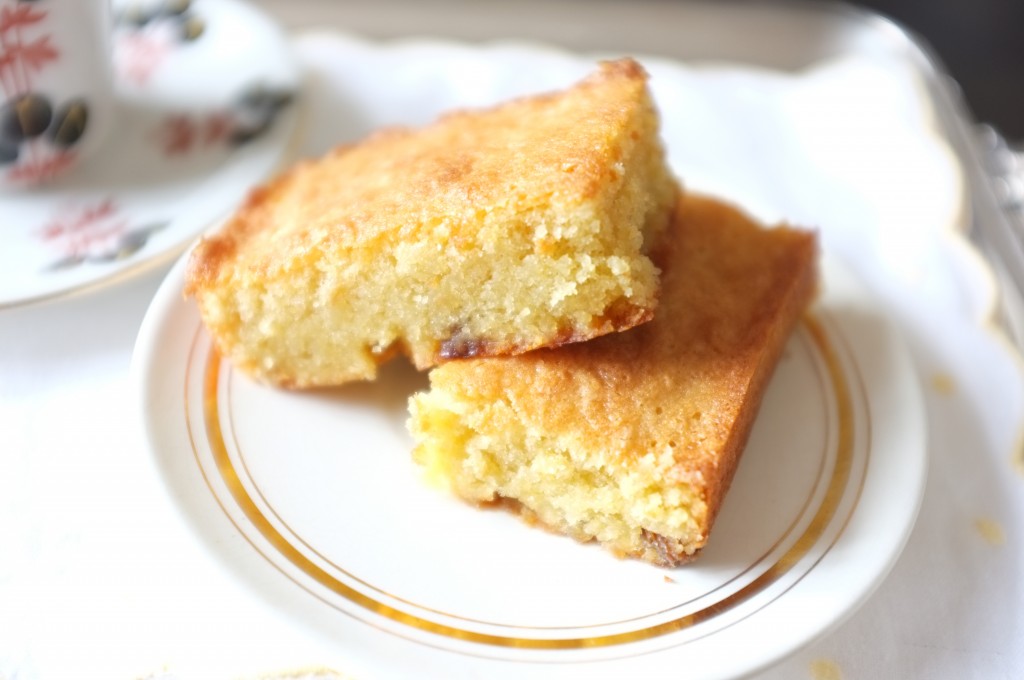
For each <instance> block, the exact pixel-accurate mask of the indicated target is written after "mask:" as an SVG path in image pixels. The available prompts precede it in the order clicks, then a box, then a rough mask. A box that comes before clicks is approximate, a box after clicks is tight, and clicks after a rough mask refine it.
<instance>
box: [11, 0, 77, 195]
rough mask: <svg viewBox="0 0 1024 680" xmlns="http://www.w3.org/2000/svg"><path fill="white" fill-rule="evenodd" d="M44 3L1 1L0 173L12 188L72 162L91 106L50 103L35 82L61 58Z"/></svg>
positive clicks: (73, 100) (45, 176)
mask: <svg viewBox="0 0 1024 680" xmlns="http://www.w3.org/2000/svg"><path fill="white" fill-rule="evenodd" d="M45 5H46V3H45V2H30V1H28V0H0V93H2V95H3V99H2V101H0V173H4V174H5V175H6V179H7V180H8V181H9V182H11V183H12V184H16V185H20V184H23V185H31V184H35V183H38V182H41V181H44V180H47V179H50V178H52V177H54V176H56V175H57V174H59V173H60V172H62V171H63V170H65V169H66V168H67V167H69V166H70V165H72V164H73V163H74V161H75V155H76V153H75V148H74V147H75V145H76V144H77V143H78V141H79V140H80V139H81V138H82V135H83V134H84V133H85V129H86V126H87V124H88V121H89V103H88V101H86V99H84V98H81V97H75V98H71V99H68V100H66V101H53V100H52V99H51V98H50V97H48V96H47V95H46V94H44V93H42V92H38V91H36V90H35V88H34V85H35V79H36V77H37V76H38V74H39V73H41V72H42V71H44V70H45V69H46V68H47V67H48V66H50V65H52V64H55V63H56V62H58V61H60V59H61V51H60V48H59V45H57V44H56V43H55V41H54V39H53V36H52V35H51V34H50V33H49V32H48V31H47V20H48V18H49V12H48V10H47V9H46V7H45Z"/></svg>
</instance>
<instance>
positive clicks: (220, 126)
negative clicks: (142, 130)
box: [156, 111, 238, 156]
mask: <svg viewBox="0 0 1024 680" xmlns="http://www.w3.org/2000/svg"><path fill="white" fill-rule="evenodd" d="M237 129H238V125H237V121H236V120H235V117H234V116H233V115H232V114H231V113H229V112H227V111H211V112H209V113H206V114H202V115H197V116H189V115H187V114H184V113H179V114H174V115H170V116H168V117H167V118H165V119H164V121H163V123H162V124H161V125H160V127H159V128H158V129H157V133H156V136H157V139H158V141H159V143H160V147H161V149H162V150H163V152H164V154H165V155H167V156H180V155H184V154H187V153H190V152H192V151H197V150H201V149H206V148H209V147H213V146H220V145H221V144H222V143H223V142H224V141H225V140H227V139H228V138H230V136H231V135H232V134H233V133H234V132H235V131H236V130H237Z"/></svg>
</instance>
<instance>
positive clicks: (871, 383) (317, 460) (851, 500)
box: [137, 265, 925, 678]
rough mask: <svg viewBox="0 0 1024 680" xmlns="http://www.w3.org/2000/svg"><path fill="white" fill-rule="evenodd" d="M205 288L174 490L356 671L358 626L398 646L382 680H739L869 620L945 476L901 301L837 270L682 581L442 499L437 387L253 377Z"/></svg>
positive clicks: (156, 407)
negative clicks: (895, 325) (428, 658)
mask: <svg viewBox="0 0 1024 680" xmlns="http://www.w3.org/2000/svg"><path fill="white" fill-rule="evenodd" d="M182 271H183V267H182V266H180V265H179V266H178V267H177V268H176V269H175V270H174V272H173V273H172V274H171V276H170V277H169V278H168V279H167V281H166V283H165V284H164V285H163V287H162V289H161V290H160V292H159V294H158V296H157V298H156V300H155V302H154V304H153V307H152V310H151V312H150V314H149V316H148V317H147V321H146V324H145V327H144V329H143V332H142V335H141V336H140V340H139V346H138V350H137V351H138V356H137V362H138V368H139V369H140V378H141V380H142V386H143V400H144V403H145V405H146V412H147V426H148V430H149V434H150V441H151V442H152V444H153V446H154V449H155V454H156V459H157V463H158V465H159V466H160V469H161V472H162V474H163V476H164V478H165V479H166V481H167V483H168V484H169V487H170V489H171V490H172V493H173V494H174V496H175V498H176V501H177V503H178V504H179V505H180V506H181V509H182V510H183V512H184V514H185V516H186V517H187V518H188V520H189V521H190V522H191V523H192V525H193V528H194V529H195V531H196V532H197V533H198V534H199V535H200V536H201V537H202V538H203V539H204V540H205V541H206V543H207V545H208V546H209V547H210V550H211V552H212V553H213V554H214V555H215V556H216V557H218V558H221V559H223V560H225V561H226V563H227V564H228V565H229V566H230V568H231V569H233V570H237V573H238V574H239V575H240V576H242V577H244V578H246V579H247V580H249V581H250V582H251V583H252V584H253V585H254V587H256V588H257V589H258V590H260V591H265V594H268V595H269V594H273V593H276V596H274V597H273V598H272V599H273V601H274V602H275V603H276V604H275V605H274V606H277V607H280V608H281V609H282V611H283V612H285V613H288V614H290V615H292V616H294V619H295V625H297V626H308V627H309V628H310V633H314V632H317V631H319V632H321V633H327V634H328V635H331V636H333V637H334V638H335V639H336V640H337V643H338V645H339V646H340V648H341V649H342V650H343V652H344V653H345V654H350V655H353V656H358V655H359V654H360V653H361V648H360V647H359V646H350V642H349V641H350V640H352V639H353V637H352V636H353V634H354V629H362V632H363V633H365V634H370V635H372V636H379V637H380V638H382V639H381V640H378V641H377V643H378V644H379V645H381V646H382V647H383V648H384V649H386V650H389V651H388V652H387V653H385V654H382V655H380V656H378V657H376V658H374V659H372V660H371V662H372V664H371V665H375V666H377V667H378V669H379V672H380V676H379V677H396V678H397V677H412V676H413V675H415V669H416V666H415V665H413V661H414V659H415V655H413V654H411V650H410V649H409V648H410V647H418V648H419V649H418V651H419V652H421V653H422V652H428V653H429V654H430V655H433V656H435V657H436V659H435V661H436V662H438V663H440V664H441V666H442V667H444V668H445V669H446V670H445V673H446V674H447V676H448V677H463V676H464V675H465V674H468V673H470V672H471V671H472V669H474V668H476V667H480V666H483V667H485V668H487V673H488V677H517V675H518V671H517V668H519V669H520V670H521V664H523V663H529V664H530V665H529V668H530V674H531V677H548V676H551V677H558V676H561V675H562V674H567V675H572V674H575V673H579V672H586V673H587V674H588V675H591V676H593V675H594V674H601V675H604V673H605V672H607V673H608V674H610V675H618V676H619V677H622V676H623V674H625V673H639V672H646V671H650V672H654V671H655V670H656V669H658V668H662V669H664V668H672V667H675V668H686V669H688V675H689V676H691V677H733V676H735V675H738V674H742V673H745V672H749V671H751V670H754V669H756V668H758V667H761V666H763V665H765V664H768V663H771V662H773V661H775V660H777V659H779V658H781V657H783V656H784V655H786V654H788V653H790V652H792V651H795V650H796V649H797V648H799V647H800V646H802V645H804V644H806V643H807V642H809V641H810V640H812V639H814V638H815V637H816V636H818V635H820V634H822V633H823V632H824V631H826V630H828V629H829V628H830V627H831V626H833V625H835V624H836V623H837V622H838V621H840V620H841V619H842V618H843V617H844V616H845V615H847V614H848V613H850V612H851V611H852V610H853V609H854V608H855V607H856V606H857V605H858V604H859V603H860V602H862V601H863V600H864V598H866V597H867V595H868V594H869V593H870V592H871V591H872V589H873V588H874V587H875V586H876V585H877V584H878V583H879V582H880V580H881V579H882V578H883V577H884V576H885V575H886V573H887V572H888V570H889V568H890V567H891V566H892V565H893V563H894V561H895V559H896V557H897V555H898V554H899V552H900V550H901V548H902V546H903V544H904V541H905V539H906V537H907V536H908V534H909V531H910V528H911V526H912V524H913V521H914V517H915V515H916V511H917V507H918V503H919V500H920V497H921V493H922V490H923V483H924V473H925V442H924V431H925V424H924V415H923V410H922V406H921V400H920V395H919V392H918V388H917V383H916V381H915V377H914V375H913V372H912V370H911V368H910V363H909V360H908V357H907V355H906V353H905V351H904V349H903V347H902V345H901V344H900V342H899V341H898V339H897V337H896V336H895V335H894V333H893V331H892V329H891V328H890V327H888V326H887V324H886V322H885V321H884V319H883V318H881V317H880V316H879V315H878V305H877V304H876V303H875V302H873V301H872V300H871V299H870V298H869V297H868V296H866V295H865V294H864V293H863V291H862V289H861V288H860V286H857V285H854V284H853V283H852V280H851V279H850V278H849V277H848V276H845V275H843V274H842V271H841V270H837V269H836V268H834V267H832V266H830V267H829V268H827V270H826V282H827V284H826V291H825V295H824V297H823V299H822V301H821V303H820V305H819V306H818V309H817V311H816V312H815V313H814V315H813V316H812V317H811V318H810V319H809V320H807V321H806V322H805V323H804V324H803V325H802V326H801V327H800V328H799V330H798V331H797V332H796V333H795V335H794V337H793V338H792V339H791V341H790V343H789V345H788V347H787V350H786V352H785V357H784V358H783V360H782V362H781V364H780V366H779V368H778V371H777V373H776V375H775V376H774V378H773V380H772V382H771V386H770V388H769V390H768V393H767V395H766V398H765V403H764V406H763V408H762V411H761V413H760V415H759V417H758V420H757V422H756V425H755V428H754V432H753V435H752V438H751V441H750V444H749V446H748V449H747V451H746V453H745V455H744V458H743V462H742V464H741V467H740V470H739V473H738V475H737V477H736V480H735V482H734V484H733V487H732V489H731V491H730V493H729V496H728V498H727V501H726V503H725V506H724V509H723V511H722V513H721V515H720V517H719V519H718V522H717V524H716V527H715V530H714V533H713V536H712V540H711V542H710V544H709V546H708V548H707V549H706V550H705V551H704V553H703V555H702V556H701V557H700V559H699V560H698V561H696V562H695V563H693V564H692V565H689V566H685V567H682V568H678V569H672V570H667V569H659V568H655V567H652V566H650V565H647V564H643V563H639V562H635V561H624V560H618V559H615V558H614V557H612V556H610V555H609V554H608V553H606V552H605V551H603V550H601V549H600V548H597V547H595V546H583V545H580V544H577V543H575V542H574V541H571V540H569V539H565V538H561V537H557V536H553V535H551V534H548V533H546V532H543V531H539V530H537V529H533V528H530V527H528V526H527V525H526V524H524V523H522V522H520V521H519V520H518V519H516V518H514V517H512V516H510V515H506V514H504V513H501V512H491V511H480V510H476V509H473V508H471V507H469V506H466V505H463V504H461V503H459V502H457V501H455V500H453V499H451V498H449V497H447V496H446V495H444V494H443V493H441V492H439V491H438V490H436V489H433V488H430V487H428V486H427V485H425V484H424V483H423V481H422V480H421V479H420V478H419V476H418V474H417V470H416V469H415V466H414V465H413V463H412V461H411V459H410V456H409V452H410V450H411V439H410V438H409V436H408V435H407V434H406V432H405V429H404V421H405V418H406V411H405V404H406V399H407V397H408V396H409V394H410V393H411V392H412V391H413V390H415V389H418V388H422V387H423V386H424V379H423V376H421V375H419V374H417V373H415V372H414V371H413V370H411V369H410V368H408V367H407V366H404V365H395V366H392V367H391V368H389V369H388V370H386V371H385V372H384V374H383V376H382V377H381V379H380V380H379V381H378V382H376V383H373V384H364V385H356V386H351V387H347V388H343V389H337V390H329V391H317V392H313V393H295V392H285V391H280V390H275V389H272V388H267V387H263V386H260V385H257V384H255V383H253V382H251V381H250V380H248V379H247V378H245V377H244V376H243V375H242V374H239V373H237V372H235V371H234V370H233V369H232V368H231V367H230V365H228V364H227V363H226V362H223V361H221V360H220V359H219V358H218V357H217V356H216V355H215V353H214V352H212V351H211V346H210V341H209V338H208V336H207V335H206V333H205V331H204V330H203V328H202V326H201V324H200V321H199V318H198V314H197V312H196V310H195V309H194V307H193V306H192V305H191V304H189V303H188V302H186V301H183V300H182V299H181V295H180V290H181V285H182ZM240 538H244V542H243V541H241V540H239V539H240ZM270 567H272V569H269V568H270ZM275 580H276V581H278V583H273V581H275ZM282 587H284V592H282V591H281V588H282ZM378 654H380V653H379V652H378Z"/></svg>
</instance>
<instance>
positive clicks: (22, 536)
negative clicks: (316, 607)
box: [0, 225, 1024, 680]
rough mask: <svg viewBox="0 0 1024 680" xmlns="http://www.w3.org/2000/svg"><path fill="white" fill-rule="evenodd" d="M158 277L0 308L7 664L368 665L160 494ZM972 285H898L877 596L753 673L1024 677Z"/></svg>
mask: <svg viewBox="0 0 1024 680" xmlns="http://www.w3.org/2000/svg"><path fill="white" fill-rule="evenodd" d="M2 226H3V225H0V227H2ZM0 239H2V234H0ZM967 259H968V260H969V259H970V258H967ZM968 265H970V262H968ZM968 265H964V264H962V263H961V265H957V266H968ZM951 266H952V265H951ZM163 274H164V270H163V269H161V270H157V271H152V272H150V273H148V274H146V275H143V276H141V277H138V278H135V279H133V280H131V281H129V282H127V283H124V284H120V285H117V286H114V287H110V288H107V289H104V290H101V291H97V292H93V293H89V294H87V295H81V296H74V297H70V298H68V299H65V300H60V301H56V302H52V303H48V304H42V305H37V306H30V307H24V308H15V309H9V310H0V679H3V680H14V679H15V678H17V680H36V679H37V678H38V679H45V680H63V679H66V678H72V677H74V678H103V679H104V680H115V679H118V680H131V679H133V678H154V679H155V678H180V679H184V678H210V679H219V678H236V677H246V678H249V677H253V678H254V677H257V676H264V675H266V674H269V673H275V672H285V671H288V672H297V671H298V670H300V669H306V670H307V671H308V673H309V674H310V676H311V677H312V675H314V674H315V672H314V671H315V669H318V668H320V669H328V668H329V669H334V670H336V671H337V672H343V673H351V674H352V676H353V677H359V678H371V677H374V673H373V670H372V669H366V668H359V667H354V666H353V665H350V664H349V663H348V661H347V658H346V654H345V649H344V645H343V644H340V645H333V646H331V645H326V644H325V643H324V641H323V640H315V639H308V638H306V637H304V636H303V635H301V634H300V633H299V632H298V630H297V629H296V628H294V627H292V626H291V625H290V623H289V622H288V621H287V619H286V618H284V617H280V616H277V615H276V614H275V613H274V611H273V610H272V609H268V608H267V607H266V605H265V603H262V602H257V601H256V600H255V599H254V597H253V594H252V592H251V591H250V590H249V589H248V588H247V587H246V586H244V585H243V584H241V583H239V582H238V581H236V580H235V579H234V578H233V575H232V574H231V573H230V572H229V571H228V570H226V569H224V568H221V567H219V566H217V565H216V564H215V563H214V562H211V560H209V559H208V558H206V557H205V556H204V548H203V546H201V545H200V544H199V542H198V541H197V540H196V539H195V537H194V536H193V535H192V534H191V532H190V531H189V530H188V528H187V526H186V525H185V524H184V523H182V522H181V521H180V519H179V517H178V515H177V511H176V510H175V508H173V507H172V504H171V502H170V501H169V499H168V497H167V496H166V493H165V491H164V489H163V488H162V482H161V480H160V478H159V476H158V472H157V470H156V468H155V466H154V465H153V464H152V460H151V455H150V453H149V451H148V450H147V446H146V444H145V442H144V436H143V433H142V432H141V424H140V417H139V409H138V404H137V403H136V399H137V397H136V389H135V387H134V386H133V384H132V381H131V378H130V375H129V364H130V359H131V354H132V349H133V343H134V340H135V336H136V333H137V331H138V328H139V324H140V322H141V320H142V317H143V314H144V312H145V310H146V307H147V304H148V303H149V301H150V299H151V297H152V295H153V293H154V291H155V289H156V287H157V285H158V283H159V281H160V280H161V278H162V275H163ZM0 275H2V272H0ZM910 293H911V294H912V293H913V291H910ZM911 297H912V296H911ZM978 299H979V298H978V297H977V296H972V295H969V294H966V293H965V294H964V296H963V298H962V299H959V300H954V301H947V302H948V304H944V305H940V306H938V307H935V306H931V307H929V305H928V304H926V303H924V302H922V303H921V304H920V306H921V307H922V308H923V307H928V308H929V310H930V311H927V312H920V313H915V312H914V307H915V301H914V300H913V299H911V298H908V299H899V300H895V301H893V302H892V306H891V310H890V311H894V312H898V311H899V310H903V311H904V312H905V316H904V318H903V319H902V321H901V326H902V328H903V330H904V332H905V333H906V335H907V339H908V342H909V343H910V346H911V348H912V350H913V353H914V358H915V365H916V369H917V371H918V374H919V376H920V380H921V382H922V387H923V391H924V394H925V400H926V406H927V411H928V418H929V430H930V431H929V455H930V470H929V474H928V483H927V491H926V494H925V498H924V502H923V506H922V508H921V513H920V518H919V521H918V523H917V526H916V528H915V530H914V532H913V535H912V536H911V538H910V541H909V544H908V546H907V548H906V551H905V553H904V554H903V556H902V558H901V559H900V560H899V562H898V564H897V565H896V567H895V569H894V570H893V572H892V574H891V575H890V576H889V578H888V579H887V580H886V581H885V582H884V583H883V584H882V585H881V587H880V588H879V589H878V590H877V591H876V592H875V593H874V595H873V596H872V597H871V598H870V600H869V601H868V602H867V603H866V604H865V605H864V606H863V607H862V608H861V609H860V610H859V611H858V612H856V614H855V615H854V616H853V617H852V618H850V619H849V620H848V621H846V622H845V623H843V624H842V625H841V626H839V627H838V628H837V629H836V630H834V631H829V632H827V633H826V634H824V636H823V637H822V639H820V640H819V641H818V642H816V643H814V644H813V645H811V646H810V647H808V648H806V649H805V650H803V651H801V652H799V653H798V654H796V655H795V656H794V657H792V658H790V659H789V660H787V661H785V662H784V663H783V665H781V666H779V667H777V668H775V669H772V670H771V671H769V672H768V673H767V674H766V675H765V677H769V678H780V679H782V678H814V679H815V680H833V679H835V678H883V677H892V678H949V679H956V680H962V679H964V678H985V679H989V678H1020V677H1024V584H1022V581H1024V580H1022V579H1021V577H1020V576H1021V574H1022V573H1024V473H1022V467H1021V461H1020V459H1019V458H1016V459H1015V456H1016V455H1018V453H1017V452H1018V450H1019V447H1020V444H1021V441H1020V437H1021V435H1022V432H1021V431H1020V426H1021V421H1022V418H1021V416H1022V414H1021V413H1020V412H1019V411H1017V410H1016V409H1018V408H1019V405H1020V404H1021V403H1022V396H1021V395H1022V389H1024V388H1022V384H1021V383H1022V381H1021V375H1022V369H1021V365H1020V363H1019V361H1017V360H1014V359H1013V358H1012V354H1011V353H1009V352H1006V351H1004V348H1000V344H999V340H998V339H996V337H995V335H994V334H993V333H992V332H991V331H990V330H986V329H985V328H984V324H983V323H982V322H981V319H982V318H983V317H984V316H985V314H986V310H985V309H984V308H983V305H979V303H978ZM1008 409H1009V411H1008ZM253 640H259V641H261V644H260V646H259V647H253ZM267 641H273V643H272V644H267ZM196 650H206V653H204V654H202V655H197V654H196ZM200 657H201V658H202V659H204V662H203V663H204V664H206V665H203V666H202V667H197V666H196V664H197V663H198V662H197V661H196V659H198V658H200ZM321 673H322V674H323V675H324V677H328V674H327V671H326V670H325V671H322V672H321ZM666 675H679V676H685V669H666Z"/></svg>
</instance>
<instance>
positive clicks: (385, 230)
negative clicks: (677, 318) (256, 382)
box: [185, 59, 677, 386]
mask: <svg viewBox="0 0 1024 680" xmlns="http://www.w3.org/2000/svg"><path fill="white" fill-rule="evenodd" d="M676 191H677V184H676V182H675V180H674V179H673V178H672V176H671V173H670V172H669V171H668V169H667V167H666V166H665V161H664V152H663V149H662V147H661V143H660V140H659V139H658V120H657V114H656V111H655V109H654V105H653V102H652V100H651V98H650V93H649V91H648V89H647V76H646V73H645V72H644V70H643V68H642V67H641V66H640V65H639V64H637V63H636V62H635V61H632V60H628V59H626V60H620V61H616V62H608V63H604V64H602V65H601V66H600V67H599V69H598V70H597V71H596V72H595V73H594V74H592V75H591V76H590V77H588V78H586V79H585V80H583V81H581V82H580V83H578V84H577V85H575V86H574V87H572V88H569V89H567V90H564V91H561V92H556V93H548V94H543V95H537V96H533V97H524V98H521V99H517V100H513V101H510V102H506V103H504V104H501V105H498V106H496V107H493V108H490V109H483V110H463V111H456V112H452V113H448V114H446V115H445V116H443V117H442V118H440V119H439V120H438V121H436V122H435V123H433V124H431V125H428V126H426V127H423V128H415V129H413V128H390V129H386V130H382V131H379V132H377V133H375V134H373V135H371V136H370V137H369V138H367V139H365V140H363V141H362V142H360V143H358V144H354V145H349V146H344V147H340V148H338V149H335V150H334V151H332V152H330V153H328V154H327V155H326V156H324V157H323V158H320V159H317V160H309V161H304V162H301V163H298V164H297V165H296V166H294V167H293V168H292V169H290V170H289V171H287V172H285V173H283V174H282V175H280V176H279V177H277V178H276V179H274V180H273V181H271V182H270V183H268V184H267V185H266V186H264V187H261V188H259V189H256V190H255V191H253V192H252V193H251V195H250V196H249V197H248V200H247V201H246V202H245V203H244V205H243V206H242V207H241V208H240V209H239V210H238V211H237V213H236V214H235V215H234V216H233V217H232V218H231V219H230V220H228V222H227V223H226V224H225V225H224V227H223V228H222V229H221V230H220V231H219V232H218V233H216V234H214V235H212V236H209V237H207V238H204V239H203V240H202V241H201V242H200V243H199V244H198V245H197V246H196V248H195V249H194V251H193V253H192V255H191V260H190V264H189V268H188V272H187V277H186V281H187V282H186V287H185V293H186V295H189V296H192V297H194V298H195V299H196V300H197V302H198V303H199V307H200V311H201V313H202V316H203V320H204V323H205V324H206V325H207V327H208V328H209V329H210V331H211V334H212V335H213V336H214V339H215V341H216V342H217V344H218V347H219V348H220V349H221V351H222V352H223V353H224V354H226V355H227V356H228V357H230V358H232V359H233V360H234V362H235V363H236V365H238V366H240V367H241V368H243V369H245V370H247V371H249V372H250V373H252V374H254V375H256V376H257V377H260V378H262V379H264V380H267V381H269V382H274V383H277V384H282V385H287V386H314V385H332V384H339V383H342V382H346V381H348V380H357V379H369V378H372V377H374V375H375V372H376V366H377V364H379V363H381V361H383V360H386V359H387V358H389V357H390V356H392V355H394V354H395V353H403V354H406V355H408V356H409V357H410V358H411V359H412V361H413V363H414V364H415V365H416V366H417V367H419V368H421V369H422V368H427V367H430V366H433V365H435V364H437V363H439V362H441V361H444V360H447V359H451V358H461V357H467V356H492V355H506V354H512V353H518V352H523V351H527V350H530V349H534V348H536V347H543V346H557V345H559V344H563V343H567V342H576V341H580V340H585V339H589V338H593V337H596V336H599V335H602V334H606V333H610V332H614V331H619V330H623V329H626V328H630V327H633V326H635V325H638V324H641V323H644V322H646V321H648V320H650V318H651V317H652V315H653V310H654V308H655V306H656V303H657V290H658V271H657V269H656V267H655V266H654V265H653V263H652V262H651V261H650V259H649V258H648V257H647V256H646V250H647V248H648V246H649V244H650V243H651V242H653V241H654V240H655V239H656V236H657V234H658V233H659V231H660V230H662V229H663V228H664V225H665V224H666V223H667V221H668V215H669V213H670V212H671V208H672V203H673V201H674V195H675V193H676ZM274 333H278V334H281V335H287V334H292V335H294V336H295V337H296V338H297V339H296V340H295V341H294V342H279V340H280V338H274V337H273V334H274ZM307 334H308V337H306V335H307ZM316 334H319V335H320V336H321V337H320V339H319V340H317V339H315V338H314V337H313V336H314V335H316ZM325 354H329V355H332V356H333V357H334V359H333V360H331V361H327V360H326V359H324V356H323V355H325ZM313 355H317V356H313Z"/></svg>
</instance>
